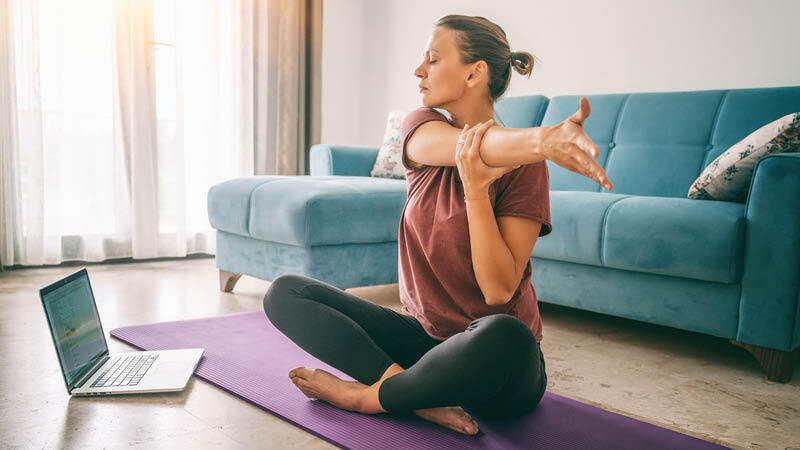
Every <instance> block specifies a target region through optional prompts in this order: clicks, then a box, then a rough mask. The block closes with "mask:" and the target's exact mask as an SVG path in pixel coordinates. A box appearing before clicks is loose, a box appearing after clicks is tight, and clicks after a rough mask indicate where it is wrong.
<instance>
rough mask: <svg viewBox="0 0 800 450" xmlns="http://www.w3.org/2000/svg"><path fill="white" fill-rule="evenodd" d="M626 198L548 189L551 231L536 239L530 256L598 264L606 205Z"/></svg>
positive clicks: (598, 193) (599, 264) (617, 195)
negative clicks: (543, 237)
mask: <svg viewBox="0 0 800 450" xmlns="http://www.w3.org/2000/svg"><path fill="white" fill-rule="evenodd" d="M626 197H628V196H627V195H621V194H608V193H601V192H585V191H552V190H551V191H550V219H551V223H552V225H553V229H554V230H558V231H557V232H553V233H550V234H549V235H547V238H546V239H539V240H537V241H536V245H535V246H534V247H533V256H536V257H537V258H548V259H555V260H558V261H567V262H574V263H580V264H591V265H594V266H601V265H602V262H601V261H600V238H601V237H602V235H601V230H602V229H603V219H604V217H605V214H606V210H608V207H609V206H611V205H612V204H614V203H615V202H617V201H619V200H621V199H623V198H626Z"/></svg>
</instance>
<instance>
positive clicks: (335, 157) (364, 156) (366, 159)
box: [309, 144, 378, 177]
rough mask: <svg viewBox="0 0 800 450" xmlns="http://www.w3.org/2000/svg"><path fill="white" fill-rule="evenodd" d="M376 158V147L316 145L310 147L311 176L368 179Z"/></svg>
mask: <svg viewBox="0 0 800 450" xmlns="http://www.w3.org/2000/svg"><path fill="white" fill-rule="evenodd" d="M377 157H378V147H363V146H352V145H328V144H316V145H314V146H312V147H311V163H310V165H309V166H310V172H311V175H351V176H352V175H356V176H363V177H368V176H369V173H370V172H371V171H372V166H374V165H375V159H376V158H377Z"/></svg>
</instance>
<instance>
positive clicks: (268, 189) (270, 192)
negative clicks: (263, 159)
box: [248, 176, 406, 247]
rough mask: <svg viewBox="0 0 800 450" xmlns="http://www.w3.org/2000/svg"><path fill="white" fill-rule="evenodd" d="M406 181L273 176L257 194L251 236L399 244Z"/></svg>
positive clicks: (253, 198)
mask: <svg viewBox="0 0 800 450" xmlns="http://www.w3.org/2000/svg"><path fill="white" fill-rule="evenodd" d="M405 201H406V182H405V180H393V179H388V178H373V177H357V176H325V177H310V176H273V177H272V178H271V179H269V180H267V182H265V183H262V184H261V185H259V186H258V187H256V188H255V189H253V192H252V195H251V199H250V216H249V220H248V231H249V234H250V236H252V237H254V238H258V239H262V240H266V241H272V242H280V243H283V244H291V245H301V246H307V247H310V246H313V245H337V244H356V243H370V242H391V241H397V230H398V228H399V226H400V214H401V212H402V210H403V205H404V204H405Z"/></svg>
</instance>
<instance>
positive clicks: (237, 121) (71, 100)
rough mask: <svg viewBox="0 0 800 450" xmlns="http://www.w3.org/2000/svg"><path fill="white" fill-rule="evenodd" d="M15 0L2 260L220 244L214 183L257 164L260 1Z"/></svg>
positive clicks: (98, 256) (26, 261)
mask: <svg viewBox="0 0 800 450" xmlns="http://www.w3.org/2000/svg"><path fill="white" fill-rule="evenodd" d="M9 1H10V2H9V3H6V2H5V0H3V3H4V5H3V6H2V8H3V10H2V11H0V14H4V15H5V16H6V21H5V23H10V24H11V26H10V27H4V29H2V30H0V34H2V35H3V36H2V38H3V39H2V40H0V43H2V45H3V46H4V47H5V48H6V50H11V51H13V58H11V59H12V60H13V61H11V66H10V67H9V71H7V72H11V73H13V76H12V77H11V79H10V80H9V83H10V85H13V89H10V92H11V94H15V98H14V96H9V98H5V96H4V98H3V102H4V104H3V105H0V106H1V107H3V108H4V109H5V110H6V111H5V113H6V114H5V115H0V118H2V119H3V124H2V127H3V128H2V130H0V131H2V134H3V135H4V136H5V137H6V138H7V139H4V142H5V141H8V142H12V143H13V145H12V144H9V147H8V148H4V155H3V156H4V158H3V162H4V164H6V165H7V166H10V169H9V170H5V171H3V172H2V173H3V174H4V176H5V177H6V179H4V180H2V182H0V185H2V187H3V189H5V193H4V194H3V195H4V200H3V201H4V205H3V211H4V214H5V219H4V220H3V219H2V218H0V223H4V224H5V227H4V229H3V230H0V232H2V235H3V238H4V239H5V245H0V251H3V252H4V253H3V257H2V260H3V264H5V265H12V264H20V265H43V264H58V263H60V262H62V261H67V260H83V261H102V260H106V259H110V258H121V257H131V256H132V257H133V258H155V257H168V256H185V255H186V254H191V253H210V254H214V253H215V252H216V251H215V250H216V246H215V239H214V230H213V229H212V228H211V226H210V225H209V223H208V213H207V209H206V194H207V192H208V189H209V187H211V186H212V185H213V184H215V183H218V182H220V181H223V180H227V179H230V178H234V177H237V176H247V175H252V174H253V160H254V158H253V135H254V133H253V109H254V105H253V78H252V77H253V51H252V46H253V42H252V41H253V19H252V14H253V12H252V3H251V2H250V1H241V2H239V1H228V0H218V1H214V0H155V1H154V0H143V1H140V0H115V1H113V2H112V1H109V0H81V1H69V2H65V1H63V0H9ZM0 23H3V21H0ZM6 116H7V117H6ZM7 168H8V167H7ZM0 193H2V191H0ZM2 243H3V240H2V239H0V244H2Z"/></svg>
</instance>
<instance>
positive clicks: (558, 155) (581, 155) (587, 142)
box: [541, 97, 614, 190]
mask: <svg viewBox="0 0 800 450" xmlns="http://www.w3.org/2000/svg"><path fill="white" fill-rule="evenodd" d="M590 112H591V108H590V107H589V100H588V99H586V97H581V107H580V109H579V110H578V111H577V112H575V114H573V115H571V116H570V117H568V118H567V119H566V120H564V121H563V122H561V123H559V124H558V125H555V126H552V127H550V130H549V131H548V132H547V134H545V138H544V140H543V142H542V146H541V151H542V153H543V154H544V156H545V158H547V159H549V160H550V161H553V162H554V163H556V164H558V165H559V166H561V167H564V168H565V169H568V170H571V171H573V172H576V173H579V174H581V175H584V176H586V177H589V178H591V179H593V180H595V181H596V182H598V183H600V185H601V186H603V187H604V188H606V189H608V190H611V189H613V187H614V185H613V184H612V183H611V180H609V179H608V176H607V175H606V171H605V170H604V169H603V166H601V165H600V164H598V163H597V161H595V160H594V158H597V157H598V156H600V151H599V150H598V149H597V145H595V143H594V142H593V141H592V140H591V139H590V138H589V136H587V135H586V132H585V131H583V121H584V120H586V118H587V117H589V113H590Z"/></svg>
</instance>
